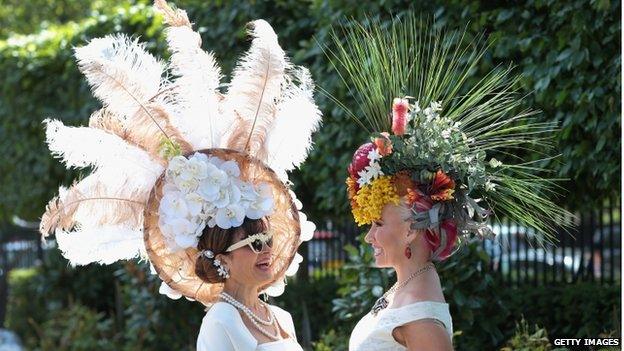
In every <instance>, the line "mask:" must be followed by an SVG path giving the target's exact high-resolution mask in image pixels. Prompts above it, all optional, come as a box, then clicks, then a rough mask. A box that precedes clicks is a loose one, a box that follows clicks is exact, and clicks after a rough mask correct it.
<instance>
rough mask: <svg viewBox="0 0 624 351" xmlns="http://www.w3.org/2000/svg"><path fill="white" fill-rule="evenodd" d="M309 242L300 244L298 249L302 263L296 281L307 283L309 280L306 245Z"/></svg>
mask: <svg viewBox="0 0 624 351" xmlns="http://www.w3.org/2000/svg"><path fill="white" fill-rule="evenodd" d="M309 243H310V242H309V241H304V242H303V243H301V246H300V247H299V250H300V254H301V256H303V261H302V262H301V265H299V270H298V271H297V279H299V280H301V281H306V282H307V281H308V280H309V279H310V272H309V271H308V270H309V258H308V256H309V255H308V244H309Z"/></svg>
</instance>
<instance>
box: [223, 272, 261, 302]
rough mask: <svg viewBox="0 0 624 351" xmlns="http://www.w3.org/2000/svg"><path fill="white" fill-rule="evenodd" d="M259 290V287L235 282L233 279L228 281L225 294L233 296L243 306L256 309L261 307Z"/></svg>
mask: <svg viewBox="0 0 624 351" xmlns="http://www.w3.org/2000/svg"><path fill="white" fill-rule="evenodd" d="M258 288H259V287H257V286H250V285H248V284H242V283H240V282H237V281H234V280H233V279H228V280H227V281H226V282H225V286H224V287H223V292H225V293H226V294H228V295H230V296H232V297H233V298H234V299H236V300H237V301H238V302H240V303H242V304H243V305H245V306H247V307H249V308H252V309H254V308H257V307H259V305H260V299H259V298H258Z"/></svg>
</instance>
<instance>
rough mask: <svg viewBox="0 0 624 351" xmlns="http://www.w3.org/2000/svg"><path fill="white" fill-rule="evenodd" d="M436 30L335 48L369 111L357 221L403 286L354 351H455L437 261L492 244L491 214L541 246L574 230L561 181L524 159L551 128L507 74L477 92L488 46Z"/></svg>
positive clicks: (409, 25) (353, 185) (419, 27)
mask: <svg viewBox="0 0 624 351" xmlns="http://www.w3.org/2000/svg"><path fill="white" fill-rule="evenodd" d="M428 27H430V24H429V23H426V22H424V21H420V20H419V19H417V18H415V17H414V16H413V15H409V16H406V18H402V19H400V20H399V19H397V20H396V21H395V22H394V23H393V25H392V26H391V27H389V28H385V29H382V28H381V27H380V26H378V23H377V24H375V22H373V25H371V26H370V27H365V26H362V25H358V24H350V25H347V26H345V27H344V32H343V33H345V34H346V36H347V37H346V40H343V39H341V38H339V37H338V36H337V35H334V39H335V40H334V44H335V47H336V48H334V49H329V48H328V49H327V52H328V54H329V55H328V56H329V57H330V58H332V59H334V62H335V63H336V68H337V69H338V70H339V72H340V75H341V77H343V79H344V83H345V84H346V85H347V86H349V89H350V91H351V94H352V95H353V96H354V97H355V100H356V103H357V106H358V107H359V108H360V111H357V112H351V111H347V112H348V114H349V115H350V116H351V117H353V118H354V119H356V120H358V121H359V125H361V126H363V127H365V128H366V130H367V131H368V133H370V142H368V143H366V144H364V145H362V146H361V147H360V148H358V149H357V151H356V152H355V154H354V155H353V161H352V163H351V165H350V166H349V168H348V177H347V181H346V183H347V190H348V196H349V200H350V202H351V209H352V213H353V216H354V218H355V221H356V223H357V224H358V225H369V226H370V230H369V231H368V233H367V234H366V236H365V241H366V243H368V244H369V245H371V247H372V249H373V251H374V257H375V264H376V266H377V267H380V268H381V267H384V268H392V269H393V270H394V272H395V273H396V280H397V282H396V284H395V285H394V286H392V287H391V288H390V289H389V290H387V291H386V292H385V293H384V294H383V296H382V297H381V298H379V299H378V300H377V302H376V303H375V304H374V306H372V307H371V312H370V313H368V314H367V315H365V316H364V317H363V318H362V319H361V320H360V321H359V322H358V323H357V325H356V327H355V329H354V330H353V332H352V334H351V338H350V341H349V350H350V351H367V350H386V351H390V350H452V349H453V346H452V344H453V343H452V337H453V322H452V318H451V315H450V312H449V305H448V304H447V302H446V301H445V299H444V294H443V289H442V286H441V283H440V277H439V276H438V274H437V272H436V267H435V263H436V262H439V261H443V260H445V259H448V258H449V256H451V255H452V253H453V252H455V250H457V249H459V247H460V244H461V243H462V242H466V241H468V240H471V239H472V238H485V237H488V236H491V235H493V233H492V230H491V229H490V227H489V226H488V224H487V222H486V220H487V218H488V217H489V216H490V215H492V214H493V213H494V212H493V211H494V210H496V211H497V212H496V214H497V215H501V216H506V217H508V218H509V219H510V220H512V221H515V222H519V223H523V224H525V225H527V226H531V227H533V228H535V229H536V232H538V233H539V235H538V236H537V237H536V238H537V239H539V243H540V244H545V243H547V242H549V241H550V240H551V239H552V235H553V233H554V228H555V227H554V224H555V223H558V224H559V225H563V226H566V225H570V222H569V220H570V218H571V217H570V216H569V213H567V212H566V211H565V210H563V209H561V208H560V207H559V206H557V205H556V204H555V203H553V202H552V201H551V200H549V199H548V197H547V195H550V194H551V193H552V188H553V181H552V180H550V179H544V178H542V177H541V176H540V175H539V174H538V173H539V172H540V171H543V169H541V168H540V167H539V161H541V160H538V161H531V162H528V161H522V158H521V154H515V152H516V151H518V150H522V151H523V152H525V151H526V150H533V151H538V153H537V154H539V155H543V154H544V151H545V150H547V149H548V147H549V146H550V144H549V142H548V140H547V138H548V137H549V136H550V135H549V134H550V133H552V131H553V125H551V124H549V123H542V122H538V121H536V119H535V113H533V112H527V111H521V112H518V110H519V109H518V107H519V106H520V105H521V103H522V101H521V99H520V97H519V96H518V95H517V93H516V90H515V88H514V84H515V83H516V81H517V78H513V77H511V75H510V73H511V72H510V69H496V70H493V71H491V72H490V73H488V74H487V75H486V76H485V78H483V79H481V80H480V81H478V82H477V83H476V84H469V80H468V78H469V77H470V75H471V71H472V70H473V69H474V68H475V67H477V65H478V64H479V63H480V59H481V57H482V56H483V53H484V47H483V45H481V42H480V41H479V40H477V41H476V42H471V43H466V40H465V39H466V38H465V35H466V33H457V32H448V33H445V32H443V31H441V30H435V29H429V28H428ZM538 148H539V149H538ZM494 156H496V157H499V158H500V157H501V156H506V157H507V159H509V160H510V161H514V163H510V164H507V163H502V162H500V161H498V160H497V159H496V158H494Z"/></svg>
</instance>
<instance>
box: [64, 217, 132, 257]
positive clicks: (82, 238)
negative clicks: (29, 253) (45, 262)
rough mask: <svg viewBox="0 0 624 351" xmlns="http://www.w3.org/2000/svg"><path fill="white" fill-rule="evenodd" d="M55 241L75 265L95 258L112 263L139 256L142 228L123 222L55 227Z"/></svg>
mask: <svg viewBox="0 0 624 351" xmlns="http://www.w3.org/2000/svg"><path fill="white" fill-rule="evenodd" d="M55 236H56V242H57V243H58V246H59V248H60V249H61V251H62V252H63V256H65V258H67V259H68V260H69V261H70V262H71V264H72V265H87V264H89V263H92V262H97V263H102V264H111V263H113V262H116V261H119V260H125V259H132V258H135V257H138V256H139V254H140V251H141V247H142V246H143V231H142V230H137V229H131V228H126V227H124V226H103V227H98V228H88V229H87V228H84V229H79V230H77V231H73V232H66V231H61V230H57V231H56V234H55Z"/></svg>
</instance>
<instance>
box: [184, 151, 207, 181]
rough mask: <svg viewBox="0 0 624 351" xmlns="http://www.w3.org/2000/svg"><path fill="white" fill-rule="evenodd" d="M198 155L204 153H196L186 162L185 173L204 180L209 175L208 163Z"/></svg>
mask: <svg viewBox="0 0 624 351" xmlns="http://www.w3.org/2000/svg"><path fill="white" fill-rule="evenodd" d="M197 155H203V154H195V155H193V157H191V158H190V159H189V161H188V162H187V164H186V168H185V171H186V172H185V175H188V176H190V177H191V178H193V179H196V180H202V179H205V178H206V177H207V176H208V163H206V162H205V161H204V160H203V158H202V157H199V156H197ZM203 156H206V155H203ZM206 159H207V158H206Z"/></svg>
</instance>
